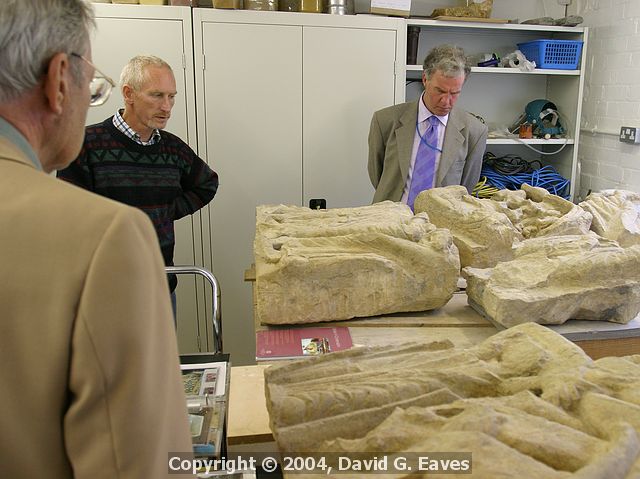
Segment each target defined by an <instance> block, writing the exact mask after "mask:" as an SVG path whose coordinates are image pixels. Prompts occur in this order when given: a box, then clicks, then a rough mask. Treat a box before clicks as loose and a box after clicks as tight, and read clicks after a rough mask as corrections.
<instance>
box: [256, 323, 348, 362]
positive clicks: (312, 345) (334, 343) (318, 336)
mask: <svg viewBox="0 0 640 479" xmlns="http://www.w3.org/2000/svg"><path fill="white" fill-rule="evenodd" d="M352 346H353V342H352V341H351V333H350V332H349V328H346V327H344V326H341V327H335V328H295V329H269V330H265V331H258V332H257V333H256V360H257V361H269V360H276V359H297V358H306V357H311V356H319V355H322V354H326V353H330V352H334V351H342V350H344V349H349V348H351V347H352Z"/></svg>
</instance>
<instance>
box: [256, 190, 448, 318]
mask: <svg viewBox="0 0 640 479" xmlns="http://www.w3.org/2000/svg"><path fill="white" fill-rule="evenodd" d="M254 252H255V266H256V285H255V288H256V306H257V307H256V314H257V317H258V321H260V322H261V323H264V324H293V323H313V322H320V321H335V320H342V319H350V318H354V317H366V316H374V315H380V314H387V313H394V312H401V311H425V310H431V309H435V308H439V307H441V306H443V305H444V304H446V303H447V302H448V301H449V299H450V298H451V296H452V295H453V293H454V291H456V289H457V280H458V277H459V271H460V260H459V257H458V249H457V248H456V246H455V245H454V244H453V240H452V237H451V234H450V233H449V231H447V230H445V229H440V228H436V227H435V226H434V225H433V224H431V223H430V222H429V218H428V216H427V215H426V214H418V215H415V216H414V215H413V213H412V212H411V209H410V208H409V207H408V206H407V205H404V204H402V203H393V202H390V201H387V202H382V203H377V204H375V205H371V206H364V207H359V208H336V209H330V210H311V209H309V208H304V207H298V206H284V205H279V206H259V207H258V208H257V216H256V236H255V241H254Z"/></svg>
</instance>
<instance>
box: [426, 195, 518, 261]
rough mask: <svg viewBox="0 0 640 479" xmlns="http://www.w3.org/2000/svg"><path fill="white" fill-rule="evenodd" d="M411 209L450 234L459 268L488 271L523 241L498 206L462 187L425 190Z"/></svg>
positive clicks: (507, 257) (505, 258) (509, 256)
mask: <svg viewBox="0 0 640 479" xmlns="http://www.w3.org/2000/svg"><path fill="white" fill-rule="evenodd" d="M414 209H415V212H416V213H420V212H426V213H427V214H428V215H429V219H430V220H431V222H432V223H433V224H434V225H436V226H438V227H439V228H446V229H448V230H449V231H451V234H452V235H453V242H454V243H455V244H456V246H457V247H458V251H459V252H460V264H461V266H462V267H465V266H475V267H478V268H487V267H490V266H493V265H495V264H497V263H498V262H500V261H506V260H509V259H511V258H512V257H513V253H512V251H511V247H512V245H513V244H514V243H515V242H518V241H520V240H521V239H522V234H521V233H520V232H519V231H518V230H517V229H516V228H515V227H514V226H513V224H512V223H511V221H510V220H509V218H508V217H507V216H506V215H505V214H504V213H503V212H502V211H499V209H498V208H497V205H495V204H493V202H492V201H491V200H483V199H479V198H476V197H474V196H471V195H469V194H468V192H467V189H466V188H465V187H464V186H460V185H457V186H446V187H443V188H433V189H430V190H425V191H423V192H422V193H420V194H419V195H418V197H417V198H416V201H415V204H414Z"/></svg>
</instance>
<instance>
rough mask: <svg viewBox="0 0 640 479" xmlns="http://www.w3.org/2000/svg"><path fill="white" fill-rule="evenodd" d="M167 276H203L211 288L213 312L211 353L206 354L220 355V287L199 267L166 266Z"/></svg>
mask: <svg viewBox="0 0 640 479" xmlns="http://www.w3.org/2000/svg"><path fill="white" fill-rule="evenodd" d="M165 270H166V272H167V274H196V275H200V276H203V277H204V278H205V279H206V280H207V281H208V282H209V285H210V286H211V290H212V293H213V298H212V299H213V301H212V303H213V310H212V312H211V336H212V338H211V339H212V341H211V344H212V345H213V351H211V352H209V353H207V354H211V353H213V354H217V353H222V314H221V312H220V302H221V301H220V300H221V296H220V285H219V283H218V280H217V279H216V277H215V276H214V275H213V273H211V271H209V270H206V269H204V268H201V267H199V266H166V267H165Z"/></svg>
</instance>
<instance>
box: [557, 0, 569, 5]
mask: <svg viewBox="0 0 640 479" xmlns="http://www.w3.org/2000/svg"><path fill="white" fill-rule="evenodd" d="M558 5H571V0H558Z"/></svg>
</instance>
